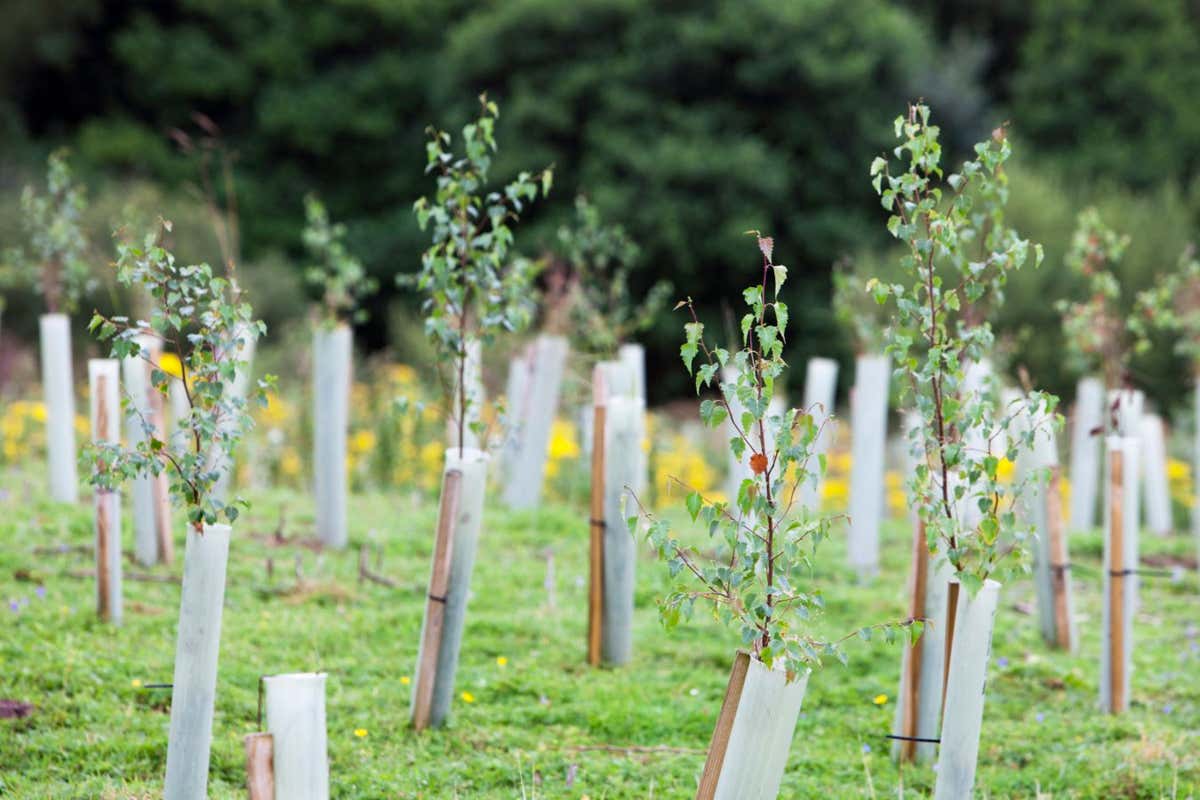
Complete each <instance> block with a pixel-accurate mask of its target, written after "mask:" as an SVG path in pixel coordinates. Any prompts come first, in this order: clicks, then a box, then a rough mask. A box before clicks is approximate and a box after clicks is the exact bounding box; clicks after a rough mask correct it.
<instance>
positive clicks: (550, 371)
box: [504, 334, 567, 509]
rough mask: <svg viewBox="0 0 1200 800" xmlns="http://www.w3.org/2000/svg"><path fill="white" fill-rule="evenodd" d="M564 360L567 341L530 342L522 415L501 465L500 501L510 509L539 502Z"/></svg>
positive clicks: (558, 338)
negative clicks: (530, 368) (530, 360)
mask: <svg viewBox="0 0 1200 800" xmlns="http://www.w3.org/2000/svg"><path fill="white" fill-rule="evenodd" d="M566 360H567V340H566V339H565V338H564V337H562V336H549V335H545V334H543V335H541V336H538V338H537V340H536V341H535V342H534V358H533V372H532V375H531V376H530V382H529V386H528V390H527V392H526V394H527V398H526V403H525V409H524V411H525V414H524V415H523V418H522V420H521V425H520V430H519V432H518V435H517V439H516V442H515V447H514V450H513V457H512V461H511V463H506V464H505V469H506V470H507V475H506V476H505V481H506V482H505V486H504V502H505V503H506V504H507V505H508V506H509V507H510V508H514V509H530V508H536V507H537V506H538V504H539V503H540V502H541V497H542V482H543V480H544V479H545V476H546V449H547V447H548V446H549V444H550V426H551V425H552V424H553V423H554V417H555V415H556V414H557V413H558V391H559V387H560V385H561V384H562V376H563V369H564V367H565V365H566Z"/></svg>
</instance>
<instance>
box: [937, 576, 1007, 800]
mask: <svg viewBox="0 0 1200 800" xmlns="http://www.w3.org/2000/svg"><path fill="white" fill-rule="evenodd" d="M999 599H1000V584H999V583H997V582H996V581H993V580H988V581H984V584H983V587H982V588H980V590H979V593H978V594H976V595H975V596H974V597H972V596H971V595H970V594H968V593H967V592H966V591H963V590H960V591H959V597H958V614H957V615H956V617H955V623H954V644H953V646H952V648H951V653H950V671H949V675H948V677H947V679H946V702H945V710H944V716H943V719H942V735H941V746H940V749H939V751H938V768H937V785H936V787H935V789H934V795H933V796H934V800H963V798H968V797H971V791H972V788H973V787H974V785H975V767H976V764H977V762H978V760H979V735H980V732H981V731H982V729H983V705H984V691H985V689H986V688H987V668H988V660H989V659H990V657H991V653H992V631H993V629H994V628H995V625H996V606H997V604H998V602H999Z"/></svg>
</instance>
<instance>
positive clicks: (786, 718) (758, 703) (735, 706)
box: [696, 652, 809, 800]
mask: <svg viewBox="0 0 1200 800" xmlns="http://www.w3.org/2000/svg"><path fill="white" fill-rule="evenodd" d="M808 676H809V673H808V672H805V673H804V674H802V675H797V676H796V678H795V680H793V681H792V682H791V683H788V681H787V673H786V672H784V670H783V669H782V666H781V665H779V664H776V666H775V669H768V668H767V666H766V665H765V664H763V663H762V662H761V661H759V660H758V659H756V658H753V657H751V656H750V655H749V654H747V653H744V652H742V653H738V655H737V658H735V659H734V662H733V670H732V673H731V674H730V676H729V686H728V688H727V689H726V691H725V700H724V702H723V703H722V704H721V713H720V715H719V716H718V717H717V724H716V727H715V728H714V729H713V736H712V742H711V743H710V745H709V748H708V758H707V760H706V761H705V762H704V772H703V773H702V774H701V776H700V787H699V790H698V791H697V792H696V800H775V798H776V796H778V794H779V785H780V784H781V783H782V782H783V771H784V769H785V768H786V767H787V757H788V752H789V751H790V750H791V747H792V736H793V735H794V734H795V732H796V720H797V719H798V718H799V717H800V706H801V704H802V703H803V702H804V692H805V689H806V688H807V687H808Z"/></svg>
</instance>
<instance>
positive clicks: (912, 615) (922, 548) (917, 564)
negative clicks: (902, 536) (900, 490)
mask: <svg viewBox="0 0 1200 800" xmlns="http://www.w3.org/2000/svg"><path fill="white" fill-rule="evenodd" d="M928 581H929V549H928V546H927V545H926V543H925V523H924V522H922V521H920V520H918V521H917V524H916V526H915V527H914V528H913V544H912V575H911V587H912V595H911V597H910V598H909V602H908V616H909V619H921V618H923V617H924V616H925V586H926V584H927V583H928ZM920 686H921V640H920V639H918V640H917V641H915V642H913V643H912V644H911V645H909V651H908V673H907V674H906V675H905V684H904V716H903V719H902V720H901V723H900V733H901V735H903V736H908V737H910V739H909V740H904V741H901V742H900V760H901V761H912V760H914V759H915V758H916V756H917V743H916V742H915V741H911V738H912V737H916V736H917V711H918V708H917V706H918V697H919V694H920Z"/></svg>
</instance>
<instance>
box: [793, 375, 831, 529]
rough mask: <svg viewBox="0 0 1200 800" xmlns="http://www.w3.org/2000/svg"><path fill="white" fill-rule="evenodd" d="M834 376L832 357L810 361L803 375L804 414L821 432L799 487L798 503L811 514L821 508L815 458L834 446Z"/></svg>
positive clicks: (819, 482)
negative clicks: (807, 414)
mask: <svg viewBox="0 0 1200 800" xmlns="http://www.w3.org/2000/svg"><path fill="white" fill-rule="evenodd" d="M837 373H838V365H837V362H836V361H834V360H833V359H832V358H810V359H809V360H808V366H807V368H806V369H805V372H804V411H807V412H809V413H811V414H812V415H813V422H814V423H815V424H816V426H817V429H818V430H821V433H820V434H819V435H818V436H817V440H816V442H814V443H813V444H814V446H813V461H812V463H810V464H809V468H810V471H812V472H813V475H812V477H811V478H810V479H809V480H807V481H805V482H804V485H803V486H801V487H800V504H801V505H802V506H804V507H805V508H807V509H809V510H810V511H813V512H816V511H817V510H819V509H820V508H821V488H822V486H823V485H824V478H823V476H821V475H819V474H817V473H816V466H817V461H816V459H817V457H818V456H821V455H823V454H825V453H827V452H828V451H829V448H830V446H831V445H832V443H833V424H832V421H831V417H832V416H833V410H834V409H833V403H834V398H835V397H836V395H837ZM822 426H823V427H824V429H823V430H822Z"/></svg>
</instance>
